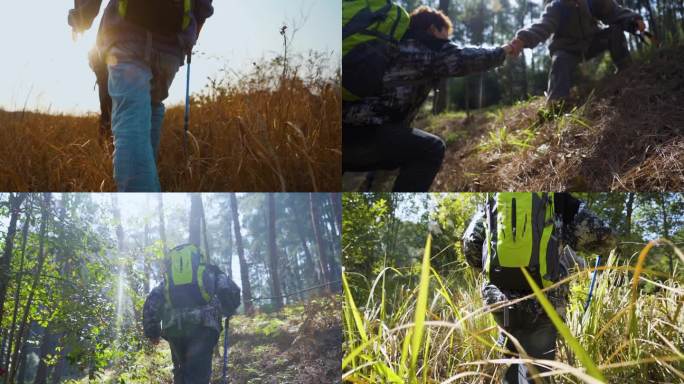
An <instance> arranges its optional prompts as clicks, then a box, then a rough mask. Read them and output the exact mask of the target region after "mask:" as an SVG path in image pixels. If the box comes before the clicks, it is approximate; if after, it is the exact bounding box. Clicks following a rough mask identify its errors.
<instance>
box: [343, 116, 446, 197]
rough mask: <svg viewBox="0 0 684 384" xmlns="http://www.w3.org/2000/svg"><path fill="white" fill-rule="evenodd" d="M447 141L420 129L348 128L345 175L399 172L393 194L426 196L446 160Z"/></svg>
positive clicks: (344, 151)
mask: <svg viewBox="0 0 684 384" xmlns="http://www.w3.org/2000/svg"><path fill="white" fill-rule="evenodd" d="M444 150H445V145H444V141H442V139H440V138H439V137H437V136H435V135H432V134H430V133H427V132H425V131H421V130H419V129H411V128H404V127H401V126H397V125H389V126H381V127H373V128H359V127H345V128H344V130H343V137H342V171H343V172H346V171H351V172H370V171H375V170H393V169H397V168H398V169H399V176H398V177H397V179H396V181H395V182H394V187H393V192H427V191H428V190H429V189H430V186H431V185H432V181H433V180H434V179H435V176H436V175H437V172H439V168H440V167H441V166H442V160H444Z"/></svg>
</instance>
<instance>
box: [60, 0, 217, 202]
mask: <svg viewBox="0 0 684 384" xmlns="http://www.w3.org/2000/svg"><path fill="white" fill-rule="evenodd" d="M101 4H102V0H77V1H76V4H75V8H74V9H72V10H70V11H69V17H68V23H69V25H70V26H71V27H72V29H73V31H74V33H81V32H83V31H85V30H87V29H89V28H90V27H91V25H92V23H93V20H94V19H95V17H96V16H97V14H98V13H99V11H100V6H101ZM213 12H214V8H213V5H212V0H148V1H137V0H110V1H109V3H108V4H107V6H106V8H105V10H104V15H103V17H102V22H101V24H100V28H99V31H98V35H97V45H96V50H95V53H94V54H91V60H90V62H91V67H92V68H93V69H94V70H96V71H97V70H100V71H101V68H102V66H101V62H104V63H106V68H107V70H108V75H107V80H108V81H107V86H108V94H109V96H111V99H112V112H111V113H112V115H111V127H112V133H113V135H114V179H115V181H116V186H117V189H118V191H119V192H159V191H161V185H160V182H159V175H158V172H157V165H156V162H157V156H158V152H159V141H160V136H161V127H162V122H163V120H164V113H165V108H164V104H163V103H162V102H163V101H164V100H165V99H166V98H167V97H168V91H169V87H170V86H171V83H172V81H173V79H174V77H175V75H176V73H177V72H178V69H179V68H180V66H182V65H183V61H184V58H185V57H186V55H189V54H190V53H191V50H192V47H193V46H194V45H195V43H196V42H197V39H198V37H199V33H200V30H201V29H202V26H203V25H204V23H205V21H206V20H207V18H209V17H210V16H211V15H212V14H213ZM96 68H97V69H96ZM100 77H102V76H101V75H100ZM103 88H104V84H103V83H102V82H101V83H100V89H101V90H102V89H103ZM102 96H103V95H102V92H101V99H102ZM105 118H106V117H105Z"/></svg>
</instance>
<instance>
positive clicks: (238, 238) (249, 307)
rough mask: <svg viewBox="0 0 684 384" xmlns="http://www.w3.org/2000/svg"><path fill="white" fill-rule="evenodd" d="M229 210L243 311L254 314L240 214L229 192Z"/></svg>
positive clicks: (233, 196)
mask: <svg viewBox="0 0 684 384" xmlns="http://www.w3.org/2000/svg"><path fill="white" fill-rule="evenodd" d="M230 210H231V211H232V213H233V229H234V230H235V246H236V247H237V252H238V260H239V262H240V282H241V285H242V301H243V304H244V306H245V313H247V314H248V315H252V314H254V303H252V288H251V286H250V284H249V266H248V265H247V261H246V260H245V249H244V248H243V246H242V235H241V234H240V215H239V213H238V203H237V198H236V197H235V193H231V194H230Z"/></svg>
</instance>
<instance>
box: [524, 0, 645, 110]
mask: <svg viewBox="0 0 684 384" xmlns="http://www.w3.org/2000/svg"><path fill="white" fill-rule="evenodd" d="M599 21H601V22H603V23H604V24H605V25H608V28H601V27H599ZM645 30H646V25H645V24H644V21H643V18H642V17H641V16H640V15H639V14H637V13H636V12H634V11H632V10H630V9H627V8H624V7H622V6H620V5H619V4H618V3H617V2H616V1H615V0H553V1H551V2H549V3H548V4H547V5H546V8H545V9H544V13H543V14H542V16H541V18H540V19H539V21H537V22H536V23H534V24H532V25H530V26H529V27H525V28H523V29H521V30H519V31H518V32H517V34H516V37H515V38H514V39H513V40H511V42H510V45H511V46H512V47H513V55H515V56H517V55H519V54H520V52H521V51H522V50H523V48H534V47H536V46H537V45H539V44H541V43H542V42H544V41H546V40H547V39H548V38H549V37H551V43H550V44H549V53H550V54H551V71H550V72H549V84H548V91H547V98H548V101H549V104H552V105H553V104H559V103H563V102H564V101H565V100H566V99H567V98H568V96H570V88H571V86H572V75H573V72H574V71H575V68H577V65H578V64H579V63H581V62H582V61H585V60H588V59H591V58H594V57H597V56H599V55H600V54H602V53H604V52H605V51H609V52H610V57H611V59H612V60H613V63H614V64H615V66H616V67H617V68H618V70H624V69H626V68H627V67H628V66H629V65H630V64H631V63H632V58H631V56H630V53H629V49H628V48H627V40H626V39H625V34H624V31H627V32H630V33H637V31H640V32H644V31H645Z"/></svg>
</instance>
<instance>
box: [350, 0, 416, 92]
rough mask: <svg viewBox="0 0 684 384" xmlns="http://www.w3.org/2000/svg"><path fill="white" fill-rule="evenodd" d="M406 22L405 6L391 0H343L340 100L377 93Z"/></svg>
mask: <svg viewBox="0 0 684 384" xmlns="http://www.w3.org/2000/svg"><path fill="white" fill-rule="evenodd" d="M409 22H410V17H409V14H408V13H407V12H406V10H405V9H404V8H403V7H401V6H400V5H398V4H396V3H395V2H393V1H391V0H343V2H342V71H343V73H342V98H343V100H345V101H356V100H359V99H361V98H363V97H367V96H375V95H378V94H380V92H381V91H382V78H383V76H384V74H385V72H386V71H387V68H389V66H390V65H391V63H392V61H393V60H394V59H395V58H396V55H397V54H398V52H399V41H400V40H401V39H402V38H403V37H404V35H405V34H406V31H407V30H408V27H409Z"/></svg>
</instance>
